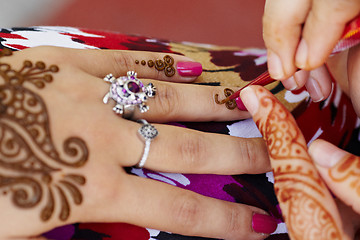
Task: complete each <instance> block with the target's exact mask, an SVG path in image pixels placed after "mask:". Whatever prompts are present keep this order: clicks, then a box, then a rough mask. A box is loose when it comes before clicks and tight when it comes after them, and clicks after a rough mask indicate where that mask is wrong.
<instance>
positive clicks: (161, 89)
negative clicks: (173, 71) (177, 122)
mask: <svg viewBox="0 0 360 240" xmlns="http://www.w3.org/2000/svg"><path fill="white" fill-rule="evenodd" d="M156 87H157V88H158V90H157V92H156V97H155V98H154V101H155V106H156V108H157V109H158V111H159V112H160V113H161V115H162V116H166V119H167V120H172V119H176V117H177V114H178V110H179V103H180V102H181V101H180V95H179V91H178V90H177V89H176V88H175V87H174V86H172V85H170V84H159V85H158V86H156Z"/></svg>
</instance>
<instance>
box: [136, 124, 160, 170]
mask: <svg viewBox="0 0 360 240" xmlns="http://www.w3.org/2000/svg"><path fill="white" fill-rule="evenodd" d="M138 122H139V123H141V124H142V126H141V127H140V128H139V130H138V133H139V135H140V137H141V138H142V139H143V140H144V141H145V147H144V152H143V155H142V157H141V159H140V161H139V163H138V164H137V165H136V167H137V168H143V167H144V165H145V162H146V160H147V158H148V156H149V152H150V144H151V141H152V140H153V139H154V138H155V137H156V136H157V135H158V134H159V132H158V130H157V129H156V128H155V127H154V126H153V125H151V124H150V123H148V122H147V121H146V120H145V119H140V120H138Z"/></svg>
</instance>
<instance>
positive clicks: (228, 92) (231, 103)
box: [214, 88, 236, 110]
mask: <svg viewBox="0 0 360 240" xmlns="http://www.w3.org/2000/svg"><path fill="white" fill-rule="evenodd" d="M233 94H234V91H233V90H232V89H230V88H225V89H224V95H225V99H223V100H221V101H219V94H215V96H214V98H215V102H216V103H217V104H224V103H225V106H226V108H227V109H229V110H233V109H235V108H236V101H235V99H232V100H227V99H226V98H227V97H229V96H231V95H233Z"/></svg>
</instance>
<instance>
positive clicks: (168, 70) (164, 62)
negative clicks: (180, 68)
mask: <svg viewBox="0 0 360 240" xmlns="http://www.w3.org/2000/svg"><path fill="white" fill-rule="evenodd" d="M139 63H141V65H143V66H145V65H146V61H145V60H141V61H139V60H135V64H139ZM147 65H148V67H150V68H152V67H155V69H156V70H158V71H160V72H161V71H164V73H165V75H166V76H167V77H172V76H174V75H175V68H174V58H173V57H171V56H170V55H166V56H165V57H164V58H163V59H157V60H155V61H153V60H149V61H147Z"/></svg>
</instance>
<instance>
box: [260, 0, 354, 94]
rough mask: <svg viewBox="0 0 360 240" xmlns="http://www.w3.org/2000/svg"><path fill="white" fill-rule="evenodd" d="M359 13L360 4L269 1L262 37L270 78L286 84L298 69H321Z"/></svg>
mask: <svg viewBox="0 0 360 240" xmlns="http://www.w3.org/2000/svg"><path fill="white" fill-rule="evenodd" d="M359 12H360V2H359V1H358V0H348V1H338V0H331V1H328V0H295V1H287V0H267V1H266V5H265V12H264V17H263V37H264V41H265V45H266V47H267V49H268V67H269V72H270V75H271V76H272V77H273V78H275V79H278V80H284V79H287V78H289V77H290V76H292V75H293V74H294V73H295V71H296V69H297V68H300V69H305V70H312V69H315V68H317V67H319V66H321V65H322V64H323V63H324V62H325V61H326V60H327V58H328V56H329V55H330V53H331V51H332V49H333V48H334V47H335V45H336V43H337V41H338V40H339V39H340V37H341V34H342V33H343V31H344V26H345V25H346V23H347V22H348V21H350V20H351V19H353V18H355V17H356V16H357V15H358V14H359ZM293 87H295V86H293Z"/></svg>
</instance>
